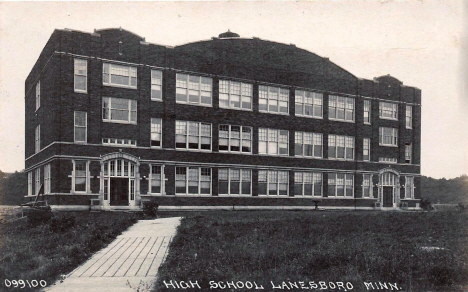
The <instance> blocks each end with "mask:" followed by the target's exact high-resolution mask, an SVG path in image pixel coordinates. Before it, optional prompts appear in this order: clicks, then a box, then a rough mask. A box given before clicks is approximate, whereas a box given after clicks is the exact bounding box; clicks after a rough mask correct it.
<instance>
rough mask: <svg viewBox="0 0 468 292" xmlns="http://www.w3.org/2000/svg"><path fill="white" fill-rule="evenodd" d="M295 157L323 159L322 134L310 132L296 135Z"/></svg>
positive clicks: (296, 133)
mask: <svg viewBox="0 0 468 292" xmlns="http://www.w3.org/2000/svg"><path fill="white" fill-rule="evenodd" d="M294 136H295V137H294V140H295V146H294V155H295V156H302V157H317V158H321V157H322V148H323V147H322V134H317V133H309V132H295V133H294Z"/></svg>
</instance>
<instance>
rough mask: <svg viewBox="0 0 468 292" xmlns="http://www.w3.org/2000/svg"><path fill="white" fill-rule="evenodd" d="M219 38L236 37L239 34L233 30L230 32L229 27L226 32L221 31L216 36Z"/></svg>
mask: <svg viewBox="0 0 468 292" xmlns="http://www.w3.org/2000/svg"><path fill="white" fill-rule="evenodd" d="M218 37H219V38H220V39H227V38H238V37H240V35H238V34H237V33H235V32H231V31H230V30H229V29H228V31H227V32H223V33H222V34H220V35H219V36H218Z"/></svg>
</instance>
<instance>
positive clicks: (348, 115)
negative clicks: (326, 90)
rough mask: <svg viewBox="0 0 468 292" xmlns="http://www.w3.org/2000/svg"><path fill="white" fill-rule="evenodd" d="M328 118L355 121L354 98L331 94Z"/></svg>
mask: <svg viewBox="0 0 468 292" xmlns="http://www.w3.org/2000/svg"><path fill="white" fill-rule="evenodd" d="M328 118H329V119H330V120H336V121H347V122H354V98H353V97H344V96H336V95H330V96H329V97H328Z"/></svg>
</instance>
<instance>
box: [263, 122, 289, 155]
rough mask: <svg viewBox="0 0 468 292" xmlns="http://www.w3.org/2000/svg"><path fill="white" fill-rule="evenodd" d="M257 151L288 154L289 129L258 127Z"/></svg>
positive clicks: (269, 153)
mask: <svg viewBox="0 0 468 292" xmlns="http://www.w3.org/2000/svg"><path fill="white" fill-rule="evenodd" d="M258 140H259V143H258V153H259V154H268V155H286V156H287V155H289V150H288V149H289V131H288V130H277V129H264V128H259V129H258Z"/></svg>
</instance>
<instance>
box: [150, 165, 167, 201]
mask: <svg viewBox="0 0 468 292" xmlns="http://www.w3.org/2000/svg"><path fill="white" fill-rule="evenodd" d="M162 169H163V168H162V166H161V165H153V164H150V175H149V178H150V181H149V185H150V193H151V194H161V193H162V182H163V179H164V176H163V171H162Z"/></svg>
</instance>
